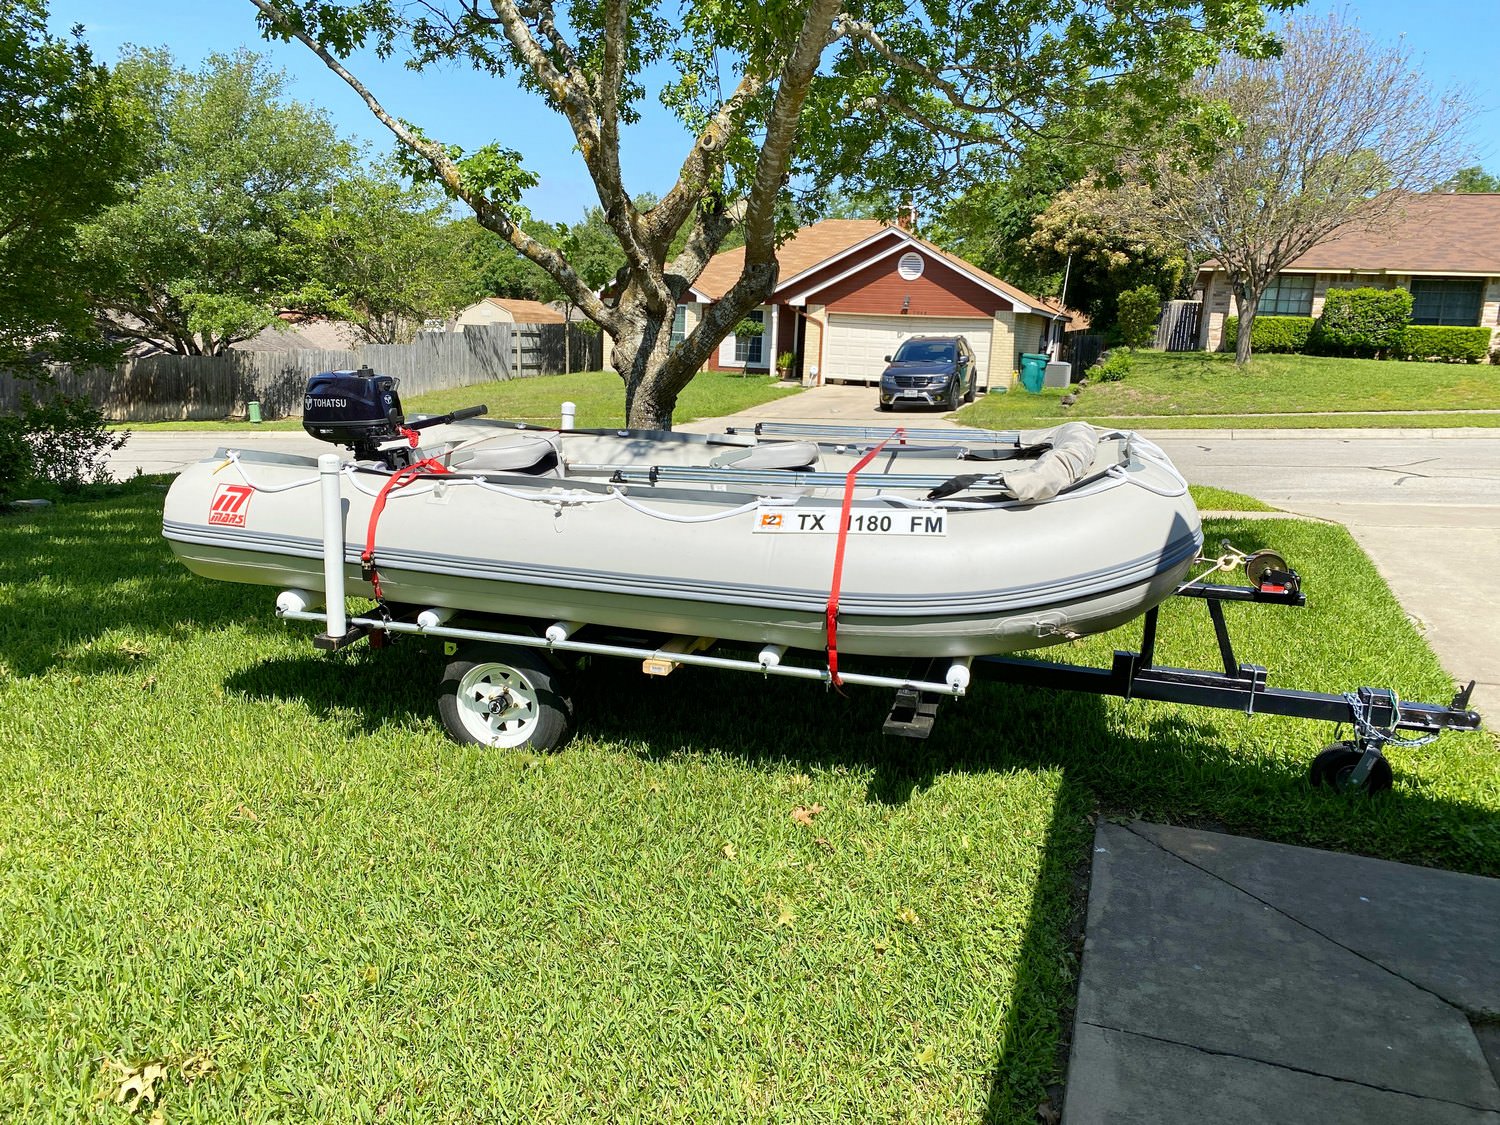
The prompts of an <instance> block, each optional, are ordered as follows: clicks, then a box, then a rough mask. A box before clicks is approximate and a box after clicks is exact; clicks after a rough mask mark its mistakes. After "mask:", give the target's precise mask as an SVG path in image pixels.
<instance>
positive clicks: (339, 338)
mask: <svg viewBox="0 0 1500 1125" xmlns="http://www.w3.org/2000/svg"><path fill="white" fill-rule="evenodd" d="M112 319H113V320H114V321H115V322H117V323H119V324H122V325H125V326H126V327H128V328H132V329H140V328H144V327H145V326H144V324H143V323H142V322H141V321H139V320H137V319H136V318H135V317H133V316H130V315H128V314H126V313H114V314H112ZM278 319H279V320H280V322H281V323H280V324H279V325H276V324H272V325H267V326H266V327H265V328H262V329H261V330H260V331H259V332H257V333H256V334H255V335H254V336H251V337H250V338H249V339H246V340H240V341H239V342H238V343H234V344H230V345H229V350H230V351H234V352H307V351H328V350H350V349H353V348H357V347H359V346H360V345H361V344H364V343H367V342H368V340H367V338H366V337H365V334H364V333H363V332H361V331H360V330H359V328H357V327H356V326H355V325H353V324H349V323H347V322H345V321H342V320H328V319H327V318H325V317H321V316H304V315H303V314H301V313H293V312H286V313H282V314H281V316H280V317H279V318H278ZM119 342H123V343H124V344H125V347H124V352H123V355H124V358H125V359H127V360H130V359H146V358H148V357H150V356H157V355H175V354H176V353H175V352H172V351H169V350H168V349H167V348H164V347H162V346H161V345H160V344H158V343H153V342H151V341H149V340H137V339H133V338H128V337H121V338H119Z"/></svg>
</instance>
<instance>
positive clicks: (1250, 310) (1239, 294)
mask: <svg viewBox="0 0 1500 1125" xmlns="http://www.w3.org/2000/svg"><path fill="white" fill-rule="evenodd" d="M1260 294H1261V289H1260V287H1259V286H1257V285H1254V284H1251V283H1247V284H1244V285H1237V286H1235V290H1234V305H1235V311H1236V313H1237V314H1238V316H1239V321H1240V327H1239V336H1238V338H1236V340H1235V342H1234V365H1235V366H1236V367H1244V366H1245V365H1246V364H1248V363H1249V362H1250V351H1251V349H1250V333H1251V332H1252V331H1253V330H1254V328H1255V311H1256V309H1257V308H1258V307H1259V306H1260Z"/></svg>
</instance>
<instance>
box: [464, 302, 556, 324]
mask: <svg viewBox="0 0 1500 1125" xmlns="http://www.w3.org/2000/svg"><path fill="white" fill-rule="evenodd" d="M565 323H567V322H566V320H564V318H563V314H562V313H560V312H558V311H557V310H556V309H554V308H553V307H552V306H551V305H544V304H542V303H541V302H540V301H523V300H520V299H518V298H514V297H486V298H484V299H483V300H481V301H475V302H474V303H473V304H472V305H470V306H469V307H468V308H466V309H464V310H463V312H461V313H459V314H458V322H457V325H456V328H463V327H464V326H465V325H469V324H565Z"/></svg>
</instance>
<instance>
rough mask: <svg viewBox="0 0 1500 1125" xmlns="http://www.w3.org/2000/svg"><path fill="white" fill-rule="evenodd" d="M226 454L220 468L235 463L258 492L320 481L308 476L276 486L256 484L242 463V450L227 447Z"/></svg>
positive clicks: (242, 476)
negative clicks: (304, 478)
mask: <svg viewBox="0 0 1500 1125" xmlns="http://www.w3.org/2000/svg"><path fill="white" fill-rule="evenodd" d="M224 456H225V461H224V464H223V465H220V466H219V469H222V468H224V467H225V466H227V465H230V464H232V465H234V467H235V468H236V469H237V470H239V474H240V479H241V480H242V481H244V482H245V483H246V484H248V485H249V486H250V487H251V488H253V489H255V491H256V492H289V491H291V490H292V489H294V488H306V487H307V486H309V485H314V484H317V483H318V478H317V477H308V478H307V479H306V480H294V481H291V482H289V483H287V484H278V485H275V486H272V485H269V484H256V483H255V482H254V481H253V480H251V479H250V474H249V473H247V472H245V466H244V465H242V464H241V463H240V451H239V450H238V449H227V450H225V451H224ZM219 469H215V470H214V472H216V473H217V472H218V471H219Z"/></svg>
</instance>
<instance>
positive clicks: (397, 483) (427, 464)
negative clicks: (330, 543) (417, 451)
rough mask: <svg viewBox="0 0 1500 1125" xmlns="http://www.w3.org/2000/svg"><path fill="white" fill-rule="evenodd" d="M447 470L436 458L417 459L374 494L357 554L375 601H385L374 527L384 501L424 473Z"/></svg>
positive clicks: (391, 476)
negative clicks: (359, 552)
mask: <svg viewBox="0 0 1500 1125" xmlns="http://www.w3.org/2000/svg"><path fill="white" fill-rule="evenodd" d="M448 471H449V470H448V467H447V466H446V465H444V464H443V463H442V462H441V461H439V460H438V459H437V458H435V457H429V458H427V459H426V460H425V461H418V462H417V463H416V464H414V465H408V466H406V468H404V469H399V470H397V471H396V472H394V473H392V474H391V475H390V478H389V479H388V480H387V481H386V482H385V484H384V485H383V486H382V487H381V489H380V492H379V493H378V494H377V495H376V497H375V503H374V505H373V506H372V507H371V508H370V526H369V529H368V530H367V531H366V532H365V549H364V552H363V553H362V554H361V555H360V556H359V561H360V566H361V568H362V569H363V570H364V572H365V577H366V579H368V581H369V583H370V586H371V587H372V588H373V589H374V591H375V600H376V601H378V602H383V601H385V595H384V594H383V593H381V590H380V572H379V571H377V570H376V569H375V529H376V528H377V527H378V526H379V525H380V515H381V513H382V512H384V511H385V502H386V501H387V500H389V499H390V496H391V493H393V492H395V491H396V490H397V489H398V488H405V487H406V486H407V485H408V484H411V482H412V481H414V480H418V479H420V478H421V477H422V475H423V474H424V473H447V472H448Z"/></svg>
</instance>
